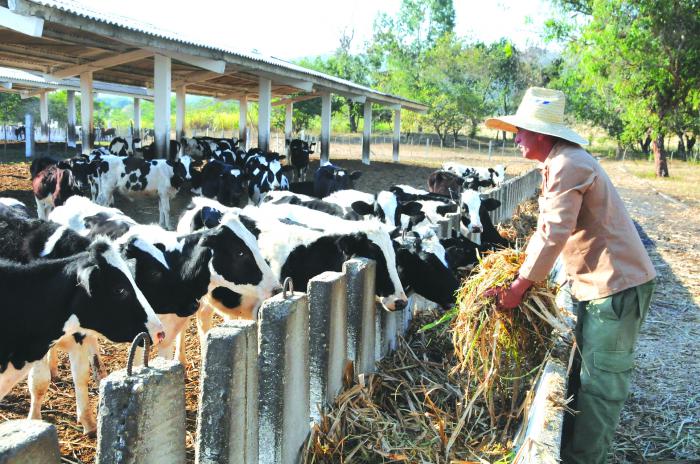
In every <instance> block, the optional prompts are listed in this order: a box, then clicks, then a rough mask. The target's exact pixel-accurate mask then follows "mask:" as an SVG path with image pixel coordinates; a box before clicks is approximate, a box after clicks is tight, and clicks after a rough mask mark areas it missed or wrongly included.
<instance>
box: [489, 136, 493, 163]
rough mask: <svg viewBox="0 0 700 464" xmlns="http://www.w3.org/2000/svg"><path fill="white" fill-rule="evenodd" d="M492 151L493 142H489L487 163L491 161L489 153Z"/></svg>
mask: <svg viewBox="0 0 700 464" xmlns="http://www.w3.org/2000/svg"><path fill="white" fill-rule="evenodd" d="M492 149H493V140H489V161H491V151H492Z"/></svg>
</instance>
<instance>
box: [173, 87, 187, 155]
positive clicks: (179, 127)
mask: <svg viewBox="0 0 700 464" xmlns="http://www.w3.org/2000/svg"><path fill="white" fill-rule="evenodd" d="M186 98H187V92H186V88H185V86H184V85H180V86H178V87H177V88H176V89H175V140H177V141H178V142H179V141H180V139H182V138H183V137H184V136H185V112H186V104H185V100H186Z"/></svg>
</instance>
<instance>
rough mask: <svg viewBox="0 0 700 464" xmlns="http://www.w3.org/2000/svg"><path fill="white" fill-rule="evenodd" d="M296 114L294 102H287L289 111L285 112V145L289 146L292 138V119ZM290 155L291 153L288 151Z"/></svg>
mask: <svg viewBox="0 0 700 464" xmlns="http://www.w3.org/2000/svg"><path fill="white" fill-rule="evenodd" d="M293 116H294V103H287V111H286V112H285V114H284V146H285V148H287V149H288V148H289V142H290V141H291V140H292V121H293ZM287 155H289V153H287Z"/></svg>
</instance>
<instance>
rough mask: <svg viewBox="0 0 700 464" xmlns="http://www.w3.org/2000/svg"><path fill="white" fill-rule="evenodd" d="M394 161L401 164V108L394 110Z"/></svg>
mask: <svg viewBox="0 0 700 464" xmlns="http://www.w3.org/2000/svg"><path fill="white" fill-rule="evenodd" d="M392 142H393V144H392V145H393V160H394V163H398V162H399V145H400V144H401V108H399V109H397V110H394V137H393V140H392Z"/></svg>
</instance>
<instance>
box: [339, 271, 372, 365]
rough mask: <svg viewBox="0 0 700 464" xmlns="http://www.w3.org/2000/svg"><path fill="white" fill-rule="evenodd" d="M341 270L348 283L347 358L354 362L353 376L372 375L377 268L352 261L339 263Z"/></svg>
mask: <svg viewBox="0 0 700 464" xmlns="http://www.w3.org/2000/svg"><path fill="white" fill-rule="evenodd" d="M343 271H344V272H345V274H346V275H347V280H348V286H347V292H348V358H350V359H351V360H353V361H355V374H365V373H369V372H374V363H375V338H376V332H375V308H374V298H375V295H374V294H375V276H376V272H377V265H376V263H375V262H374V261H372V260H368V259H364V258H353V259H351V260H348V261H346V262H345V264H343Z"/></svg>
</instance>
